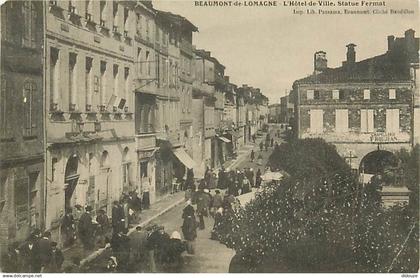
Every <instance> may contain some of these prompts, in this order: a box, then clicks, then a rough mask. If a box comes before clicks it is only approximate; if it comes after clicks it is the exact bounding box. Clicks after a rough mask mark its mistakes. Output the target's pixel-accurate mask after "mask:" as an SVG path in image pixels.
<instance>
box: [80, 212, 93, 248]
mask: <svg viewBox="0 0 420 278" xmlns="http://www.w3.org/2000/svg"><path fill="white" fill-rule="evenodd" d="M91 212H92V207H91V206H86V208H85V212H84V213H83V214H82V216H81V217H80V221H79V227H78V231H79V238H80V241H81V242H82V244H83V247H84V248H85V249H86V250H92V249H93V248H94V247H95V241H94V235H95V226H94V224H93V220H92V216H91Z"/></svg>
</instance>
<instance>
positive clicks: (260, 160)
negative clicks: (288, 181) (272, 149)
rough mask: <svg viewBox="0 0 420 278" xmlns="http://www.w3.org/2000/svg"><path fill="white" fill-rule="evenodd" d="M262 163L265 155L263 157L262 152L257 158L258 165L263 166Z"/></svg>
mask: <svg viewBox="0 0 420 278" xmlns="http://www.w3.org/2000/svg"><path fill="white" fill-rule="evenodd" d="M262 164H263V157H262V154H259V155H258V158H257V165H260V166H261V165H262Z"/></svg>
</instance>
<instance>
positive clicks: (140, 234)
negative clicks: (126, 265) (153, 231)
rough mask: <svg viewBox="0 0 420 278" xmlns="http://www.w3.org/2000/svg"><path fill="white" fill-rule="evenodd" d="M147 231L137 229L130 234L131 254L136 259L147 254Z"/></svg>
mask: <svg viewBox="0 0 420 278" xmlns="http://www.w3.org/2000/svg"><path fill="white" fill-rule="evenodd" d="M146 246H147V233H146V232H145V231H135V232H134V233H133V234H131V236H130V248H131V254H132V255H133V256H134V258H135V259H137V260H138V259H139V258H141V257H144V256H145V254H146V250H147V248H146Z"/></svg>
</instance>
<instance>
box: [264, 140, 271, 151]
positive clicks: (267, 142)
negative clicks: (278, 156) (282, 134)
mask: <svg viewBox="0 0 420 278" xmlns="http://www.w3.org/2000/svg"><path fill="white" fill-rule="evenodd" d="M269 144H270V141H265V145H264V149H265V151H268V145H269Z"/></svg>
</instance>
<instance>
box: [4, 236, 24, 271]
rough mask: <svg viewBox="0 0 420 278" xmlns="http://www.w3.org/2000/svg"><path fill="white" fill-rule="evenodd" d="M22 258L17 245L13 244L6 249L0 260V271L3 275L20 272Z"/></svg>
mask: <svg viewBox="0 0 420 278" xmlns="http://www.w3.org/2000/svg"><path fill="white" fill-rule="evenodd" d="M22 267H23V265H22V258H21V253H20V250H19V244H18V243H17V242H13V243H12V244H10V245H9V246H8V247H7V253H6V254H5V255H3V257H2V260H1V270H2V271H3V272H4V273H19V272H22Z"/></svg>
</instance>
